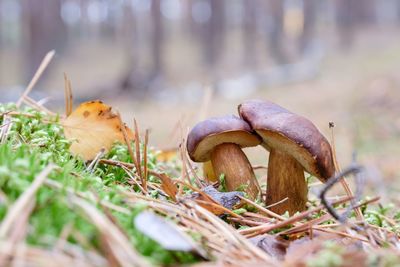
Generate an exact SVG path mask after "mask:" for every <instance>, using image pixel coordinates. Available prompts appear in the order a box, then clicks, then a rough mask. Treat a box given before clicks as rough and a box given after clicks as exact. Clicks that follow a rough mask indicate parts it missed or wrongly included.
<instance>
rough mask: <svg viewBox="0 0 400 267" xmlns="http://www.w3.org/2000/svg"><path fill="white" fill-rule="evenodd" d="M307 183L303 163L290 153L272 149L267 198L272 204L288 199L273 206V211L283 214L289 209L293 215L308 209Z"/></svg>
mask: <svg viewBox="0 0 400 267" xmlns="http://www.w3.org/2000/svg"><path fill="white" fill-rule="evenodd" d="M307 192H308V188H307V183H306V180H305V178H304V169H303V167H302V166H301V164H300V163H299V162H298V161H297V160H296V159H295V158H293V157H292V156H290V155H289V154H286V153H285V152H282V151H280V150H277V149H271V150H270V154H269V163H268V178H267V200H266V205H272V204H274V203H277V202H279V201H281V200H283V199H285V198H288V199H287V200H286V201H284V202H282V203H280V204H278V205H276V206H273V207H271V208H270V209H271V211H273V212H275V213H278V214H283V213H284V212H285V211H289V214H290V215H292V214H294V213H296V212H297V211H303V210H305V209H306V203H307Z"/></svg>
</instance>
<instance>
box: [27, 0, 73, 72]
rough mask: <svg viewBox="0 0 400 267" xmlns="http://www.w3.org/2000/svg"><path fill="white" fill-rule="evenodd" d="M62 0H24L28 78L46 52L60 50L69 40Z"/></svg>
mask: <svg viewBox="0 0 400 267" xmlns="http://www.w3.org/2000/svg"><path fill="white" fill-rule="evenodd" d="M60 8H61V1H53V0H23V1H22V9H23V15H22V16H21V17H22V18H23V19H24V21H23V22H22V25H23V26H22V27H23V31H24V37H25V38H24V39H25V40H24V44H25V49H24V50H25V53H26V55H25V60H26V61H27V62H26V64H25V67H26V71H25V77H26V79H30V78H32V76H33V74H34V72H35V71H36V69H37V67H38V66H39V64H40V62H41V60H42V58H43V57H44V56H45V54H46V53H47V52H48V51H50V50H52V49H55V50H56V51H57V52H60V51H61V50H62V49H63V47H64V46H65V42H66V40H67V38H66V34H67V30H66V26H65V24H64V22H63V20H62V18H61V15H60Z"/></svg>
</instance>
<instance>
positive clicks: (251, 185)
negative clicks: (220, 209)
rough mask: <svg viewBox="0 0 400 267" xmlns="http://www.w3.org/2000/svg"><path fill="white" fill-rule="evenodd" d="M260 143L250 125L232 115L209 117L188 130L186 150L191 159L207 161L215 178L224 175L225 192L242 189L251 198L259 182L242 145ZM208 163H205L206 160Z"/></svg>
mask: <svg viewBox="0 0 400 267" xmlns="http://www.w3.org/2000/svg"><path fill="white" fill-rule="evenodd" d="M260 143H261V140H260V138H259V136H257V135H254V134H253V133H252V131H251V128H250V126H249V125H248V124H247V123H246V122H245V121H244V120H242V119H240V118H238V117H236V116H233V115H228V116H223V117H217V118H210V119H208V120H205V121H202V122H199V123H198V124H197V125H196V126H195V127H194V128H193V129H192V130H191V131H190V133H189V135H188V138H187V151H188V154H189V156H190V158H191V159H192V160H193V161H195V162H208V161H211V165H209V166H212V168H213V170H214V173H215V175H216V177H220V175H221V174H224V175H225V185H226V188H227V190H229V191H235V190H240V191H245V192H246V193H247V194H248V195H249V197H250V198H251V199H255V198H256V197H257V195H258V194H259V192H260V190H259V185H258V182H257V179H256V177H255V175H254V172H253V168H252V167H251V165H250V162H249V160H248V159H247V157H246V155H245V154H244V152H243V151H242V149H241V148H243V147H251V146H257V145H259V144H260ZM207 164H209V163H207Z"/></svg>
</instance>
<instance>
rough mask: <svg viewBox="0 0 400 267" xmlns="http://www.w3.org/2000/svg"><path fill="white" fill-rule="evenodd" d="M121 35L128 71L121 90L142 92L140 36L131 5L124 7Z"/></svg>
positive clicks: (125, 73) (123, 76) (123, 78)
mask: <svg viewBox="0 0 400 267" xmlns="http://www.w3.org/2000/svg"><path fill="white" fill-rule="evenodd" d="M121 26H122V27H121V35H122V40H123V44H124V48H125V51H126V55H127V59H126V69H125V72H124V74H123V75H122V81H121V89H122V90H133V91H142V90H144V88H145V84H144V81H143V76H142V73H140V71H139V61H140V57H139V34H138V31H137V19H136V17H135V13H134V10H133V7H132V5H131V4H130V3H126V2H125V4H124V6H123V13H122V25H121Z"/></svg>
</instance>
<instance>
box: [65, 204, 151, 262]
mask: <svg viewBox="0 0 400 267" xmlns="http://www.w3.org/2000/svg"><path fill="white" fill-rule="evenodd" d="M71 202H72V203H73V204H74V205H75V206H77V207H79V208H80V209H81V210H82V211H83V212H84V213H85V214H86V215H87V217H88V219H89V220H90V221H91V222H92V223H93V225H95V226H96V227H97V229H98V230H99V232H100V233H101V234H102V236H103V237H104V240H105V242H107V245H108V247H109V248H110V252H111V253H113V256H114V257H115V259H116V260H117V261H118V263H119V265H120V266H124V267H125V266H126V267H128V266H140V267H144V266H150V264H149V263H148V262H147V261H146V260H145V259H144V258H143V257H142V256H140V255H139V254H138V253H137V252H136V250H135V249H134V248H133V247H132V245H131V244H130V242H129V240H128V239H127V238H126V236H125V235H124V234H123V233H122V232H121V231H120V230H119V229H118V227H117V226H115V225H114V224H113V223H112V221H111V220H109V219H108V218H107V217H106V216H105V215H104V214H102V213H101V212H100V211H99V210H98V209H96V208H95V207H94V206H93V205H91V204H89V203H88V202H86V201H85V200H83V199H80V198H79V197H76V196H71Z"/></svg>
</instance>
